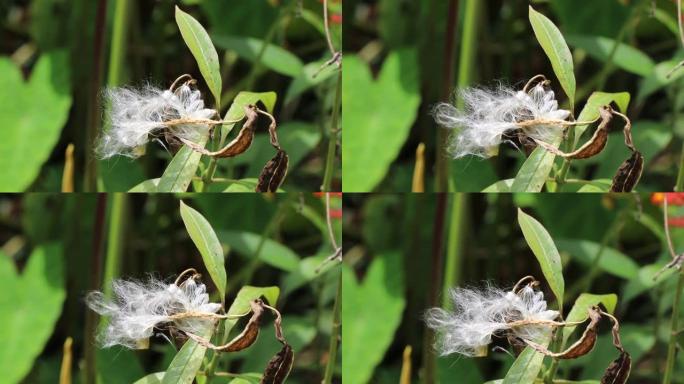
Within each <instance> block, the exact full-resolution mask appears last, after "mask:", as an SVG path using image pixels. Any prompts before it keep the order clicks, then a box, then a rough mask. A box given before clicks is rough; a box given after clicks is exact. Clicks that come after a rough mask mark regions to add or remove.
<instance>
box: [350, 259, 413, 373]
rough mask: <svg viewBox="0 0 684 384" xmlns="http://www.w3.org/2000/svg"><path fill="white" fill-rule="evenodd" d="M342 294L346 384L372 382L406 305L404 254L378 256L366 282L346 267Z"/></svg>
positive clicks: (372, 263) (371, 266)
mask: <svg viewBox="0 0 684 384" xmlns="http://www.w3.org/2000/svg"><path fill="white" fill-rule="evenodd" d="M342 291H343V292H344V295H342V308H345V310H344V311H342V323H343V324H344V327H343V329H342V345H344V348H343V349H342V371H343V372H344V377H345V378H344V381H345V382H349V383H369V382H371V381H370V380H371V378H372V376H373V371H374V370H375V367H376V366H377V365H378V364H379V363H380V361H381V360H382V358H383V356H384V355H385V351H386V350H387V348H388V347H389V346H390V344H391V343H392V340H394V332H395V331H396V330H397V327H398V326H399V323H400V322H401V314H402V312H403V311H404V306H405V305H406V301H405V299H404V276H403V266H402V258H401V254H400V253H394V252H393V253H386V254H378V255H376V256H375V257H374V258H373V261H372V262H371V265H370V267H369V268H368V272H367V273H366V277H365V279H364V281H363V282H357V280H356V277H355V276H354V271H353V270H351V269H350V268H349V267H347V266H346V265H344V266H343V269H342ZM379 303H382V304H379Z"/></svg>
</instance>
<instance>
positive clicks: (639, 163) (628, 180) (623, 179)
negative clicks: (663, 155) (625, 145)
mask: <svg viewBox="0 0 684 384" xmlns="http://www.w3.org/2000/svg"><path fill="white" fill-rule="evenodd" d="M643 170H644V157H643V156H642V155H641V152H639V151H634V152H632V155H631V156H630V157H629V158H628V159H627V160H625V161H624V162H623V163H622V164H621V165H620V167H619V168H618V170H617V172H616V173H615V176H614V177H613V182H612V184H611V186H610V191H611V192H630V191H632V189H634V187H635V186H636V185H637V183H638V182H639V179H640V178H641V173H642V172H643Z"/></svg>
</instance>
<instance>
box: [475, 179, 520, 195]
mask: <svg viewBox="0 0 684 384" xmlns="http://www.w3.org/2000/svg"><path fill="white" fill-rule="evenodd" d="M514 182H515V179H506V180H499V181H497V182H496V183H494V184H492V185H490V186H489V187H487V188H485V189H483V190H482V192H486V193H499V192H511V187H512V186H513V183H514Z"/></svg>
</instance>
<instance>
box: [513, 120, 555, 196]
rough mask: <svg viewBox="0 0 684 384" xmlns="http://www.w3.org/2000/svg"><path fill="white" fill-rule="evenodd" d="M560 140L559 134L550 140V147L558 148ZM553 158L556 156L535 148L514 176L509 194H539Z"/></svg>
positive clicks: (551, 165) (540, 148)
mask: <svg viewBox="0 0 684 384" xmlns="http://www.w3.org/2000/svg"><path fill="white" fill-rule="evenodd" d="M561 140H562V135H561V134H560V133H559V134H558V135H557V136H556V138H555V139H554V140H551V145H553V146H554V147H558V145H559V144H560V143H561ZM555 158H556V155H554V154H553V153H551V152H549V151H547V150H545V149H544V148H542V147H537V148H535V149H534V151H532V153H531V154H530V156H529V157H528V158H527V160H525V162H524V163H523V165H522V166H521V167H520V169H519V170H518V174H517V175H515V179H514V180H513V184H512V185H511V192H540V191H541V190H542V187H544V183H546V180H547V179H548V177H549V172H551V168H553V160H554V159H555Z"/></svg>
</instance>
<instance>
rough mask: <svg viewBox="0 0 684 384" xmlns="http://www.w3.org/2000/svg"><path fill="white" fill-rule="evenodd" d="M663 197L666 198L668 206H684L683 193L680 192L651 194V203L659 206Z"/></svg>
mask: <svg viewBox="0 0 684 384" xmlns="http://www.w3.org/2000/svg"><path fill="white" fill-rule="evenodd" d="M665 197H667V203H668V204H669V205H684V193H681V192H670V193H653V194H651V203H653V204H655V205H661V204H662V203H663V200H664V199H665Z"/></svg>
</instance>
